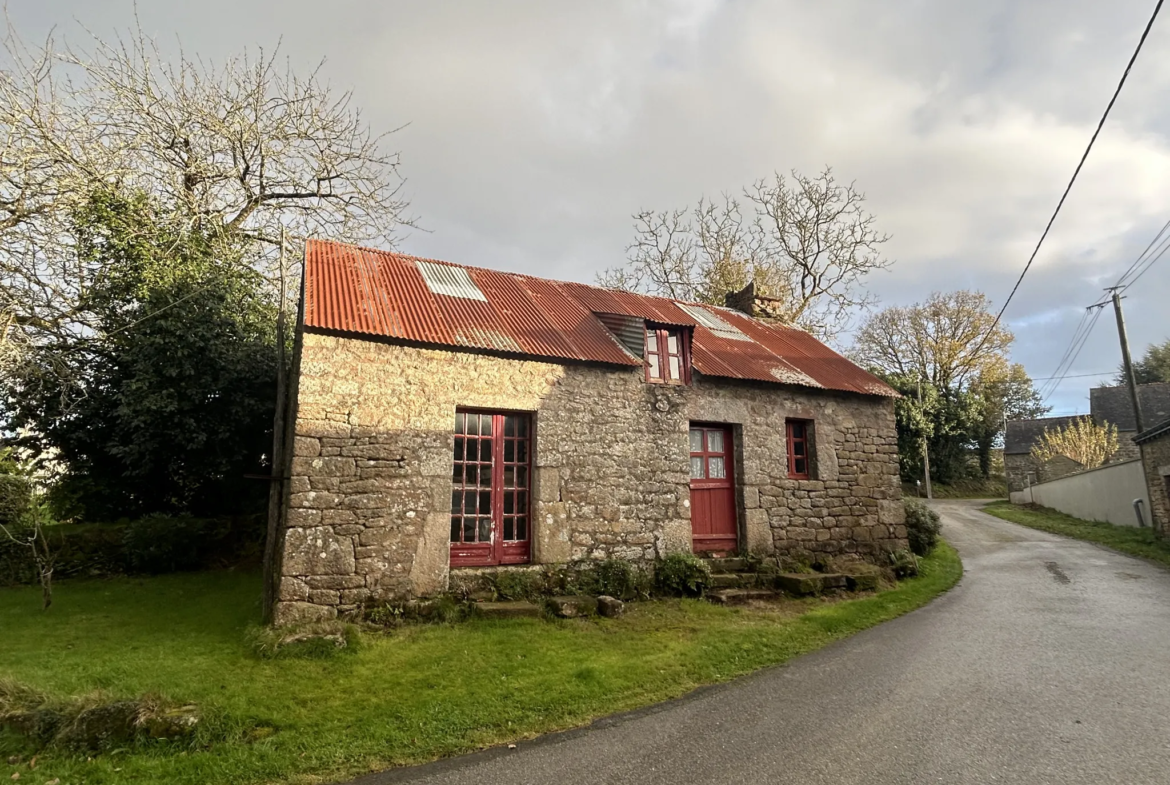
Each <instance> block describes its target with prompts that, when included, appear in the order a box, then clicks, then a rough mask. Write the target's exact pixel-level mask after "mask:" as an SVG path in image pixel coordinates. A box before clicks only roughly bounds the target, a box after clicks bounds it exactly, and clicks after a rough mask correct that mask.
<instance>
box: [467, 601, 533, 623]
mask: <svg viewBox="0 0 1170 785" xmlns="http://www.w3.org/2000/svg"><path fill="white" fill-rule="evenodd" d="M475 610H476V613H477V615H479V616H480V617H482V618H484V619H539V618H541V617H542V616H544V610H543V609H542V608H541V607H540V606H539V605H536V604H534V603H531V602H524V601H523V600H517V601H514V602H477V603H476V604H475Z"/></svg>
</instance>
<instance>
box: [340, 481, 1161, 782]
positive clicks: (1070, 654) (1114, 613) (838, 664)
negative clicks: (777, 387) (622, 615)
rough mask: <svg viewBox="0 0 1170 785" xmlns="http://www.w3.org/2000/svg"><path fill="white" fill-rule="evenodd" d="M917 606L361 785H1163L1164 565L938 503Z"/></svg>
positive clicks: (973, 508) (971, 507) (957, 504)
mask: <svg viewBox="0 0 1170 785" xmlns="http://www.w3.org/2000/svg"><path fill="white" fill-rule="evenodd" d="M936 509H938V511H939V512H940V513H941V514H942V515H943V534H944V536H945V537H947V539H948V540H949V541H950V542H951V543H952V544H954V545H955V547H957V548H958V549H959V552H960V553H961V554H962V557H963V561H964V565H965V568H966V573H965V575H964V577H963V580H962V581H961V582H960V584H959V585H958V586H957V587H956V588H955V589H953V590H952V591H951V592H949V593H947V594H946V595H944V596H943V597H941V598H940V599H938V600H936V601H935V602H934V603H932V604H931V605H929V606H927V607H926V608H923V609H921V610H919V611H916V612H914V613H911V614H908V615H906V616H903V617H902V618H899V619H896V620H894V621H891V622H887V623H886V624H882V625H880V626H878V627H875V628H873V629H870V630H867V631H865V632H862V633H860V634H858V635H855V636H853V637H851V638H848V639H847V640H844V641H840V642H838V643H836V644H833V645H831V646H829V647H827V648H825V649H822V650H821V651H819V652H816V653H814V654H809V655H806V656H803V657H800V658H797V659H795V660H793V661H791V662H790V663H789V664H788V665H786V666H783V667H779V668H772V669H768V670H764V671H761V672H759V673H757V674H754V675H752V676H749V677H746V678H743V679H739V680H737V681H735V682H733V683H731V684H728V685H723V686H720V687H715V688H711V689H707V690H700V691H699V692H698V693H696V694H694V695H692V696H691V697H688V698H684V699H681V700H678V701H672V702H669V703H665V704H662V705H660V706H658V707H654V708H652V709H648V710H645V711H641V712H634V713H632V714H628V715H622V716H619V717H614V718H610V719H607V720H602V721H600V722H597V723H595V724H594V725H592V726H590V727H588V728H584V729H582V730H578V731H571V732H569V733H563V734H555V735H552V736H547V737H544V738H542V739H538V740H535V741H532V742H525V743H521V744H520V745H518V748H517V749H515V750H491V751H488V752H485V753H480V754H476V755H469V756H465V757H462V758H455V759H451V760H447V761H440V762H438V763H434V764H430V765H427V766H420V767H415V768H406V769H395V770H391V771H387V772H383V773H380V774H374V775H370V776H367V777H363V778H361V779H360V780H358V781H357V782H358V783H361V785H384V784H385V783H407V782H409V783H427V784H428V785H440V784H441V785H464V784H466V785H472V784H473V783H474V785H496V784H497V783H498V784H499V785H505V784H506V785H522V784H523V783H533V784H534V785H535V784H536V783H541V784H543V783H555V784H556V785H577V784H578V783H580V784H581V785H584V784H585V783H590V784H592V783H627V782H628V783H662V785H682V783H744V782H758V783H801V784H802V785H804V784H806V783H807V784H812V783H825V784H826V785H827V784H829V783H832V785H842V784H843V783H858V784H859V785H860V784H861V783H865V784H866V785H875V784H876V785H881V784H883V783H899V784H901V783H940V782H941V783H1028V785H1039V784H1041V783H1052V784H1053V785H1058V784H1059V785H1080V784H1081V783H1084V784H1085V785H1088V784H1089V783H1092V785H1101V784H1102V783H1118V785H1141V784H1143V783H1151V784H1157V785H1166V784H1167V783H1170V572H1167V571H1165V570H1163V569H1161V568H1158V567H1155V566H1153V565H1150V564H1147V563H1145V562H1143V561H1140V560H1137V559H1133V558H1129V557H1127V556H1122V555H1119V554H1116V553H1113V552H1111V551H1108V550H1105V549H1102V548H1099V547H1096V546H1094V545H1091V544H1087V543H1083V542H1079V541H1076V540H1069V539H1065V538H1062V537H1057V536H1055V535H1050V534H1045V533H1042V532H1038V531H1033V530H1031V529H1027V528H1024V527H1020V526H1016V525H1014V524H1010V523H1007V522H1005V521H1001V520H999V519H997V518H993V517H991V516H989V515H986V514H984V513H982V512H980V511H979V505H978V504H977V503H974V502H962V501H948V502H938V503H936Z"/></svg>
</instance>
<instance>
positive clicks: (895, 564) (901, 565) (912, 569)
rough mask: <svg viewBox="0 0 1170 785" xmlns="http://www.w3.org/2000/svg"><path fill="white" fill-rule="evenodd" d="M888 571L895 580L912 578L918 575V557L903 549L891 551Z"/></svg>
mask: <svg viewBox="0 0 1170 785" xmlns="http://www.w3.org/2000/svg"><path fill="white" fill-rule="evenodd" d="M890 569H891V571H892V572H893V573H894V577H895V578H913V577H914V576H915V575H917V574H918V557H917V556H915V555H914V554H913V553H911V552H910V551H908V550H906V549H905V548H899V549H898V550H896V551H891V552H890Z"/></svg>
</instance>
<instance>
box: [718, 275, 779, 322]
mask: <svg viewBox="0 0 1170 785" xmlns="http://www.w3.org/2000/svg"><path fill="white" fill-rule="evenodd" d="M723 304H724V305H726V306H727V307H728V308H734V309H735V310H737V311H743V312H744V313H746V314H747V315H748V316H751V317H753V318H755V319H760V320H762V321H766V322H767V321H775V322H785V323H786V322H787V319H786V315H785V313H784V301H783V300H780V299H777V298H775V297H765V296H764V295H762V294H756V282H755V281H752V282H750V283H749V284H748V285H747V286H745V287H744V288H742V289H740V290H739V291H738V292H728V293H727V294H726V295H724V297H723Z"/></svg>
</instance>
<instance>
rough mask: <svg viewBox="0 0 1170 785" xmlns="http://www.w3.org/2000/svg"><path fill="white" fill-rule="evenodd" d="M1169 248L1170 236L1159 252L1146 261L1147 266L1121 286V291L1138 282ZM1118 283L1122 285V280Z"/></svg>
mask: <svg viewBox="0 0 1170 785" xmlns="http://www.w3.org/2000/svg"><path fill="white" fill-rule="evenodd" d="M1168 249H1170V238H1167V239H1166V241H1165V242H1163V243H1162V246H1161V249H1160V250H1159V251H1158V253H1157V254H1156V255H1155V256H1152V257H1150V259H1149V260H1148V261H1147V262H1146V264H1145V267H1143V268H1142V269H1141V271H1140V272H1138V274H1137V275H1135V276H1134V277H1133V278H1131V279H1130V280H1129V282H1128V283H1126V284H1125V285H1124V286H1121V291H1123V292H1124V291H1125V290H1126V289H1128V288H1129V287H1131V286H1133V285H1134V284H1135V283H1137V281H1138V279H1139V278H1141V277H1142V276H1143V275H1145V274H1146V273H1147V272H1149V270H1150V268H1151V267H1153V266H1154V263H1155V262H1157V261H1158V260H1159V259H1161V258H1162V255H1163V254H1164V253H1166V251H1167V250H1168ZM1124 277H1125V276H1122V278H1124ZM1118 285H1119V286H1120V285H1121V282H1120V281H1118Z"/></svg>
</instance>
